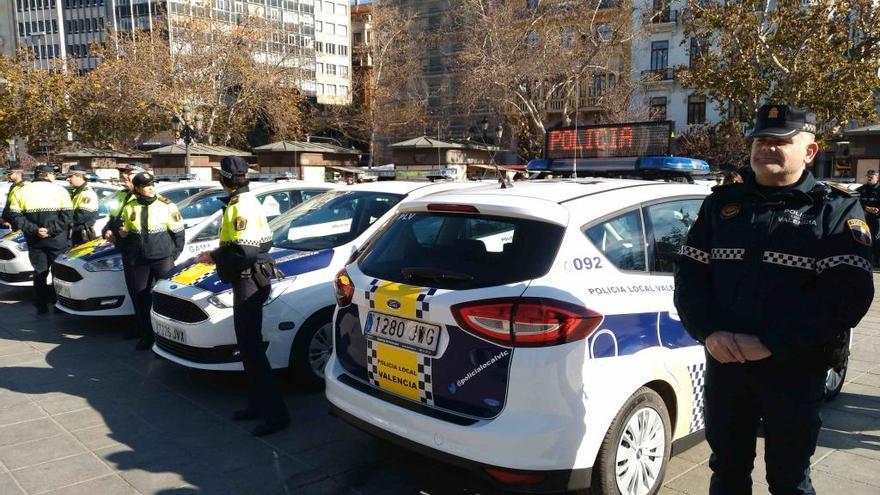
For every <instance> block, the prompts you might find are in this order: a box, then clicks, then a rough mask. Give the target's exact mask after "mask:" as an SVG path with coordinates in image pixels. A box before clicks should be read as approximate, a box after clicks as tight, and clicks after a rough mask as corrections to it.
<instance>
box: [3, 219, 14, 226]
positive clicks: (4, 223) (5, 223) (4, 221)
mask: <svg viewBox="0 0 880 495" xmlns="http://www.w3.org/2000/svg"><path fill="white" fill-rule="evenodd" d="M0 227H12V225H10V224H9V222H7V221H6V220H0Z"/></svg>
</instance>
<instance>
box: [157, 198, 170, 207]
mask: <svg viewBox="0 0 880 495" xmlns="http://www.w3.org/2000/svg"><path fill="white" fill-rule="evenodd" d="M159 201H161V202H163V203H165V204H166V205H170V204H171V200H170V199H168V198H166V197H165V196H159Z"/></svg>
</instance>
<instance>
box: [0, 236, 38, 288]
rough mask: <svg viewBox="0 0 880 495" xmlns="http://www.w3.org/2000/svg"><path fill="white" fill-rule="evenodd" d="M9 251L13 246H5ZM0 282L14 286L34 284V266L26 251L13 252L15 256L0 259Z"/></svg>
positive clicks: (12, 249)
mask: <svg viewBox="0 0 880 495" xmlns="http://www.w3.org/2000/svg"><path fill="white" fill-rule="evenodd" d="M5 247H6V248H7V249H8V250H9V251H12V252H15V251H14V248H10V247H9V246H8V245H7V246H5ZM0 284H3V285H11V286H15V287H28V286H31V285H33V284H34V267H33V265H31V260H30V259H29V258H28V254H27V252H15V257H14V258H12V259H9V260H0Z"/></svg>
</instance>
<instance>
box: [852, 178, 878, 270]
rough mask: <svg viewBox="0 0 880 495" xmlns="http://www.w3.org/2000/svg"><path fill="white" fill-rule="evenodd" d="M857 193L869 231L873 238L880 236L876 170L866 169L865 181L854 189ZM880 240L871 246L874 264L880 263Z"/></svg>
mask: <svg viewBox="0 0 880 495" xmlns="http://www.w3.org/2000/svg"><path fill="white" fill-rule="evenodd" d="M856 192H857V193H858V194H859V201H860V202H861V203H862V209H864V210H865V220H866V221H867V223H868V227H869V228H870V229H871V233H872V234H874V240H875V241H876V240H877V237H878V236H880V181H878V174H877V171H876V170H868V173H867V174H866V175H865V183H864V184H862V185H861V186H859V188H858V189H856ZM878 250H880V242H875V243H874V246H873V254H874V258H873V260H872V261H873V262H874V266H875V267H876V266H878V265H880V253H878Z"/></svg>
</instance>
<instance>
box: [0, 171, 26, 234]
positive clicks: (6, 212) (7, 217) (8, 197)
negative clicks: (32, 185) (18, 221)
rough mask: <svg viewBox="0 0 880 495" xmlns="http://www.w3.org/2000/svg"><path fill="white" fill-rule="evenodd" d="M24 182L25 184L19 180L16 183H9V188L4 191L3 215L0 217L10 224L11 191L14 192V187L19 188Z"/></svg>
mask: <svg viewBox="0 0 880 495" xmlns="http://www.w3.org/2000/svg"><path fill="white" fill-rule="evenodd" d="M24 184H25V183H24V181H22V182H19V183H17V184H11V185H10V186H9V190H8V191H6V203H5V204H4V205H3V215H2V216H0V218H2V219H3V220H5V221H7V222H9V223H10V224H12V212H11V211H9V203H10V202H11V201H12V193H14V192H15V191H16V189H19V188H21V187H22V186H24Z"/></svg>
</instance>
